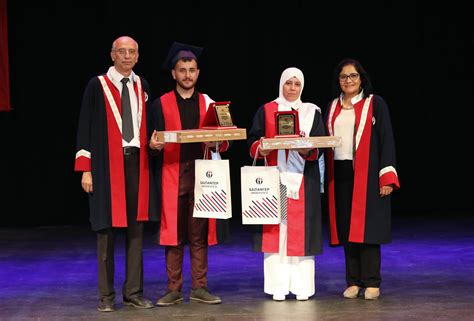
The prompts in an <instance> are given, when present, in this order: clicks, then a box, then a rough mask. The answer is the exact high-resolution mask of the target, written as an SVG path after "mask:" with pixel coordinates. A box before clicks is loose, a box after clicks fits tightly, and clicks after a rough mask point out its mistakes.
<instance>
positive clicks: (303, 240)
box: [247, 102, 326, 256]
mask: <svg viewBox="0 0 474 321" xmlns="http://www.w3.org/2000/svg"><path fill="white" fill-rule="evenodd" d="M277 110H278V104H277V103H276V102H270V103H267V104H265V105H264V106H262V107H260V108H259V109H258V111H257V113H256V114H255V116H254V120H253V124H252V128H251V129H250V131H249V135H248V139H247V141H248V144H249V147H250V156H251V157H252V158H254V157H255V153H256V152H257V148H258V146H259V144H260V138H261V137H267V138H272V137H274V136H275V134H276V132H275V116H274V113H275V112H276V111H277ZM325 134H326V131H325V128H324V121H323V119H322V117H321V114H320V112H319V111H317V110H316V111H315V113H314V119H313V122H312V127H311V131H310V132H309V135H308V136H325ZM319 152H321V151H320V150H315V151H313V152H312V153H311V154H310V155H309V156H308V157H306V158H305V164H304V172H303V180H302V183H301V186H300V189H299V199H298V200H295V199H290V198H288V204H287V211H288V212H287V227H288V241H287V255H288V256H310V255H315V254H320V253H321V252H322V215H321V197H320V171H319V162H318V154H319ZM277 157H278V152H277V151H272V152H271V153H270V154H269V155H268V156H267V161H268V165H269V166H277V161H278V159H277ZM257 228H258V231H257V233H256V234H255V235H254V242H253V248H254V251H262V252H266V253H278V252H279V239H280V226H279V225H263V226H261V227H260V226H259V227H257Z"/></svg>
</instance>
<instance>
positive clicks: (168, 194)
mask: <svg viewBox="0 0 474 321" xmlns="http://www.w3.org/2000/svg"><path fill="white" fill-rule="evenodd" d="M198 97H199V126H198V127H199V128H200V127H202V122H203V120H204V116H205V115H206V111H207V108H208V107H209V103H210V102H212V100H211V99H210V98H209V97H208V96H207V95H204V94H201V93H198ZM149 124H150V126H149V127H150V128H149V135H151V133H152V132H153V130H157V131H164V130H166V131H170V130H181V129H182V125H181V118H180V113H179V107H178V103H177V100H176V94H175V91H174V90H173V91H170V92H168V93H166V94H164V95H162V96H161V97H160V98H159V99H156V100H155V101H154V102H153V104H152V106H151V108H150V115H149ZM227 147H228V143H227V142H225V143H223V144H221V146H220V152H224V151H225V150H226V149H227ZM180 152H181V144H174V143H167V144H165V147H164V148H163V150H162V151H161V152H159V153H158V155H157V156H156V157H155V159H153V160H152V164H153V165H152V167H153V169H152V170H153V172H154V177H155V178H154V182H155V185H156V192H157V194H156V198H157V200H158V203H159V204H161V214H160V216H161V226H160V230H159V236H158V239H159V244H160V245H169V246H176V245H178V243H179V240H178V191H179V184H180V175H179V173H180V159H181V158H180ZM201 157H203V155H202V154H201ZM228 238H229V222H228V220H222V219H208V238H207V243H208V245H215V244H218V243H221V242H224V241H226V240H228Z"/></svg>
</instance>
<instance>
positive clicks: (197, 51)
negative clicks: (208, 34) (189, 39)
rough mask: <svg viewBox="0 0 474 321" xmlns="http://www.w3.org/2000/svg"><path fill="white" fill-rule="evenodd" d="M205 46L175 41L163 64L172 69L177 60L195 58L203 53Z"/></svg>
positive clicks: (164, 67)
mask: <svg viewBox="0 0 474 321" xmlns="http://www.w3.org/2000/svg"><path fill="white" fill-rule="evenodd" d="M202 50H203V48H201V47H196V46H192V45H188V44H185V43H180V42H174V43H173V44H172V45H171V48H170V50H169V51H168V56H167V57H166V59H165V62H164V64H163V69H166V70H171V69H173V68H174V66H175V65H176V62H177V61H178V60H180V59H182V58H190V59H195V60H196V61H197V59H198V57H199V56H200V55H201V52H202Z"/></svg>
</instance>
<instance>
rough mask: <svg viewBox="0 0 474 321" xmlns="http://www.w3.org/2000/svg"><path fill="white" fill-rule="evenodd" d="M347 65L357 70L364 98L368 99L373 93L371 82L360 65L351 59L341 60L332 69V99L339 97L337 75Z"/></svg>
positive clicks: (339, 87)
mask: <svg viewBox="0 0 474 321" xmlns="http://www.w3.org/2000/svg"><path fill="white" fill-rule="evenodd" d="M347 65H352V66H354V68H355V69H356V70H357V72H358V73H359V75H360V80H361V84H360V86H361V87H362V89H363V90H364V98H365V97H368V96H369V95H371V94H372V93H373V89H372V82H371V81H370V78H369V74H368V73H367V72H366V71H365V69H364V67H362V65H361V63H360V62H359V61H357V60H355V59H352V58H345V59H342V60H341V61H340V62H339V63H338V64H337V66H336V68H335V69H334V74H333V88H332V89H333V97H334V98H337V97H339V96H340V95H341V92H342V90H341V85H340V83H339V74H340V73H341V70H342V68H344V66H347Z"/></svg>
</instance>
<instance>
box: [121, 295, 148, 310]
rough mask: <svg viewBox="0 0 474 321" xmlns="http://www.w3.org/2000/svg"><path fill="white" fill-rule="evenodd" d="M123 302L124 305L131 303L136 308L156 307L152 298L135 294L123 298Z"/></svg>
mask: <svg viewBox="0 0 474 321" xmlns="http://www.w3.org/2000/svg"><path fill="white" fill-rule="evenodd" d="M123 304H124V305H129V306H132V307H134V308H138V309H151V308H153V307H154V305H153V302H151V301H150V300H147V299H145V298H144V297H142V296H141V295H140V296H134V297H131V298H127V299H126V298H123Z"/></svg>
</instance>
